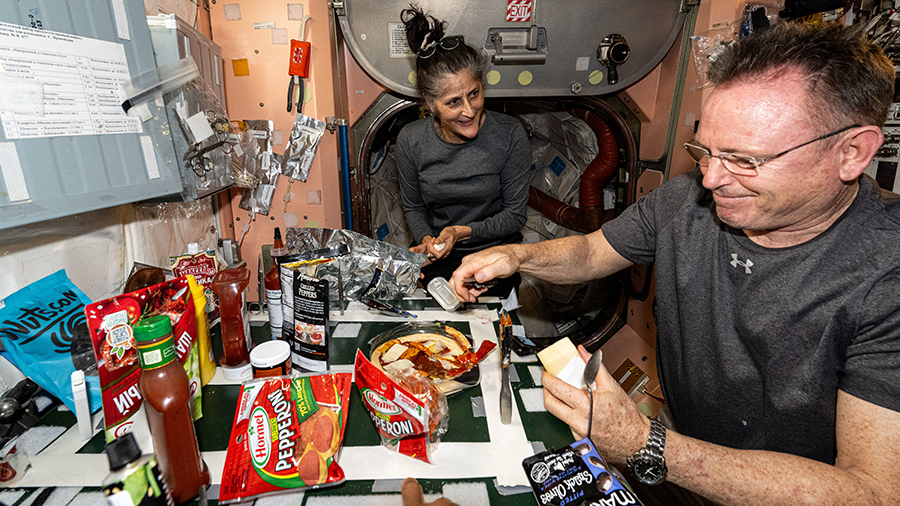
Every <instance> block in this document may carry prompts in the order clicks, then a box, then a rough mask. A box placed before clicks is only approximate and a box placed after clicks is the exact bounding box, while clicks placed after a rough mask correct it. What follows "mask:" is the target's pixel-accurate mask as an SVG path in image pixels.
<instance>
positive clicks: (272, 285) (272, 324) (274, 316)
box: [263, 227, 288, 339]
mask: <svg viewBox="0 0 900 506" xmlns="http://www.w3.org/2000/svg"><path fill="white" fill-rule="evenodd" d="M287 252H288V251H287V248H285V247H284V241H282V240H281V229H279V228H278V227H275V241H274V242H273V243H272V258H273V259H274V258H275V257H280V256H284V255H287ZM264 280H265V281H264V283H263V284H264V286H265V287H266V304H268V306H269V329H270V330H271V332H272V339H281V328H282V325H283V324H284V314H283V313H282V308H281V278H280V277H279V275H278V263H277V262H273V265H272V268H271V269H269V272H267V273H266V276H265V278H264Z"/></svg>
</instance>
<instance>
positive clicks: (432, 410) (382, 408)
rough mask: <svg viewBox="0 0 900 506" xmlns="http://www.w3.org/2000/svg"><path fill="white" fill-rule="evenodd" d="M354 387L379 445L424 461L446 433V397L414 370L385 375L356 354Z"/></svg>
mask: <svg viewBox="0 0 900 506" xmlns="http://www.w3.org/2000/svg"><path fill="white" fill-rule="evenodd" d="M355 367H356V387H357V388H359V393H360V395H361V396H362V403H363V405H364V406H365V407H366V409H367V410H368V411H369V417H370V418H371V419H372V423H374V424H375V430H376V431H378V435H379V436H380V438H381V444H382V446H384V447H385V448H387V449H389V450H393V451H396V452H400V453H402V454H403V455H407V456H410V457H412V458H415V459H419V460H422V461H424V462H428V463H429V464H431V463H432V459H431V452H432V451H434V450H435V449H436V448H437V446H438V443H440V441H441V438H443V436H444V434H446V433H447V427H448V425H449V413H450V410H449V408H448V407H447V397H446V396H445V395H444V394H443V393H442V392H441V391H440V390H438V388H437V387H436V386H435V385H434V383H433V382H432V381H431V380H430V379H428V378H427V377H425V376H423V375H422V374H420V373H419V372H417V371H416V370H415V369H413V368H411V367H410V368H407V369H405V370H404V371H402V372H397V373H393V372H385V371H383V370H381V369H379V368H378V367H376V366H375V365H373V364H372V362H369V360H368V359H366V356H365V355H363V353H362V351H360V350H357V351H356V365H355Z"/></svg>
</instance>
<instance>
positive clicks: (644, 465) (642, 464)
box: [631, 457, 666, 485]
mask: <svg viewBox="0 0 900 506" xmlns="http://www.w3.org/2000/svg"><path fill="white" fill-rule="evenodd" d="M631 472H632V473H634V476H635V477H636V478H637V479H639V480H641V481H642V482H643V483H646V484H648V485H656V484H658V483H661V482H662V481H663V480H664V479H665V478H666V470H665V468H663V467H662V466H661V465H660V463H659V462H657V461H656V459H653V458H648V457H638V458H636V459H635V460H634V465H633V466H632V469H631Z"/></svg>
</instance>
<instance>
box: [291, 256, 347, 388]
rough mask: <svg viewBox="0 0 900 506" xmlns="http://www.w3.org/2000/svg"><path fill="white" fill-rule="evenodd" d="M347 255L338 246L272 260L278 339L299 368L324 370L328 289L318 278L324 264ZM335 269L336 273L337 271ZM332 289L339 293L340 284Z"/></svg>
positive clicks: (337, 261) (327, 337)
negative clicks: (277, 284)
mask: <svg viewBox="0 0 900 506" xmlns="http://www.w3.org/2000/svg"><path fill="white" fill-rule="evenodd" d="M348 252H349V250H348V249H347V247H346V246H343V245H340V246H335V247H331V248H325V249H320V250H315V251H305V252H303V253H295V254H292V255H283V256H280V257H278V258H277V259H276V262H277V264H278V270H279V279H280V280H281V310H282V314H283V317H284V318H283V324H282V331H281V338H282V339H283V340H284V341H286V342H287V343H288V344H289V345H291V360H292V362H293V364H294V365H296V366H297V367H299V368H301V369H304V370H307V371H324V370H326V369H327V368H328V341H329V337H330V335H329V334H330V332H329V329H330V327H329V326H328V308H329V292H330V291H331V290H332V288H331V286H330V284H329V283H328V282H327V281H325V280H323V279H319V278H321V273H322V272H323V271H324V268H325V267H326V266H327V265H329V264H332V263H339V260H340V258H341V256H343V255H345V254H347V253H348ZM337 269H338V270H337V272H338V273H339V272H340V270H339V269H340V268H339V267H338V268H337ZM304 279H305V280H306V281H305V282H304V281H302V280H304ZM335 288H336V289H337V290H341V289H342V287H341V283H337V286H336V287H335Z"/></svg>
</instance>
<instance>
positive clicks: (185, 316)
mask: <svg viewBox="0 0 900 506" xmlns="http://www.w3.org/2000/svg"><path fill="white" fill-rule="evenodd" d="M84 314H85V316H86V317H87V325H88V330H89V331H90V334H91V344H92V346H93V348H94V357H95V358H96V360H97V372H98V373H99V375H100V390H101V398H102V401H103V421H104V424H105V427H106V441H107V442H110V441H112V440H113V439H115V438H117V437H120V436H122V435H124V434H125V433H126V432H129V431H131V430H132V428H133V425H134V424H135V422H136V421H138V420H140V419H141V418H143V415H140V416H139V415H138V412H139V411H140V408H141V402H142V400H143V398H142V397H141V393H140V391H139V390H138V378H139V377H140V375H141V365H140V363H139V362H138V354H137V347H136V344H135V341H134V332H133V331H132V328H133V326H134V324H135V323H137V322H138V320H140V319H142V318H146V317H148V316H157V315H166V316H168V317H169V318H170V319H171V320H172V335H173V336H174V337H175V351H176V352H177V354H178V361H179V362H181V365H182V366H184V371H185V372H186V373H187V375H188V380H189V381H190V386H191V416H192V417H193V419H194V420H198V419H199V418H200V417H201V416H202V411H201V397H200V396H201V390H200V361H199V353H200V350H199V343H198V341H197V316H196V312H195V310H194V299H193V296H192V294H191V290H190V287H189V285H188V280H187V278H186V277H180V278H175V279H172V280H170V281H166V282H163V283H160V284H158V285H153V286H148V287H146V288H141V289H140V290H136V291H134V292H129V293H126V294H122V295H118V296H116V297H112V298H110V299H106V300H101V301H98V302H94V303H93V304H89V305H87V306H85V308H84ZM139 440H140V436H139ZM142 443H143V441H142ZM142 448H143V447H142Z"/></svg>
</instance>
